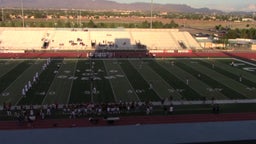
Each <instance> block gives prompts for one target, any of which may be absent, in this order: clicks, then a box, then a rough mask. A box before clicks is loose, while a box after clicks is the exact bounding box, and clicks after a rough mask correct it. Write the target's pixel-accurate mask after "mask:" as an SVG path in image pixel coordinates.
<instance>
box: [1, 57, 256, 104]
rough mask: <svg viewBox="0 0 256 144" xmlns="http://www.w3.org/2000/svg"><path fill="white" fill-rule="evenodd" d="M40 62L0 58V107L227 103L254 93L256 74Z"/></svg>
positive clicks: (123, 62)
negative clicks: (36, 77)
mask: <svg viewBox="0 0 256 144" xmlns="http://www.w3.org/2000/svg"><path fill="white" fill-rule="evenodd" d="M232 61H234V62H235V63H237V64H238V65H235V66H231V65H230V63H231V62H232ZM45 62H46V59H40V60H36V59H35V60H15V61H13V60H9V61H8V60H0V71H2V72H3V74H2V75H0V80H1V83H0V103H1V104H3V103H11V104H12V105H16V104H17V105H36V104H38V105H40V104H53V103H58V104H78V103H89V102H95V103H108V102H120V101H122V102H133V101H141V102H148V101H155V102H160V101H162V100H167V99H168V100H170V99H172V100H174V101H180V100H182V101H184V100H191V101H194V100H211V99H212V98H214V99H218V100H232V99H254V98H255V92H256V88H255V85H256V75H255V73H256V72H255V71H248V70H247V69H245V68H246V67H251V68H254V69H255V67H256V66H254V65H251V64H249V63H246V62H242V61H239V60H235V59H214V60H213V59H211V60H208V59H166V60H155V59H113V60H102V59H92V60H88V59H53V60H52V61H51V63H50V64H49V66H48V67H47V68H46V69H45V70H43V71H42V66H43V65H44V63H45ZM212 62H214V64H215V65H214V68H213V67H212ZM36 72H39V74H40V75H39V81H38V82H37V83H35V84H33V86H32V88H31V89H30V90H29V91H28V92H27V94H26V98H23V97H22V96H21V90H22V89H23V88H24V85H25V84H27V82H28V81H29V80H32V77H33V76H34V75H35V73H36ZM240 73H242V75H243V81H241V82H240V81H239V79H238V76H239V74H240ZM198 74H200V76H198ZM187 80H188V81H189V83H188V82H187Z"/></svg>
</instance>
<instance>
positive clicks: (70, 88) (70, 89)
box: [66, 59, 78, 104]
mask: <svg viewBox="0 0 256 144" xmlns="http://www.w3.org/2000/svg"><path fill="white" fill-rule="evenodd" d="M77 63H78V60H77V59H76V66H75V67H74V70H73V75H72V76H73V77H74V76H75V74H76V68H77ZM73 82H74V79H72V82H71V86H70V87H69V95H68V98H67V102H66V103H67V104H68V103H69V100H70V97H71V91H72V88H73Z"/></svg>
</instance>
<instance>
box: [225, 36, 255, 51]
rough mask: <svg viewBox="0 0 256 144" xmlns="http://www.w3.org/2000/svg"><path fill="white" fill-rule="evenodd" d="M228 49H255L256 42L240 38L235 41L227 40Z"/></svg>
mask: <svg viewBox="0 0 256 144" xmlns="http://www.w3.org/2000/svg"><path fill="white" fill-rule="evenodd" d="M228 43H229V47H233V48H248V49H254V50H255V49H256V48H255V47H256V46H255V45H256V40H254V39H242V38H237V39H229V40H228Z"/></svg>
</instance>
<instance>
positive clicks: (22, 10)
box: [20, 0, 25, 27]
mask: <svg viewBox="0 0 256 144" xmlns="http://www.w3.org/2000/svg"><path fill="white" fill-rule="evenodd" d="M20 3H21V16H22V26H23V27H25V20H24V7H23V0H20Z"/></svg>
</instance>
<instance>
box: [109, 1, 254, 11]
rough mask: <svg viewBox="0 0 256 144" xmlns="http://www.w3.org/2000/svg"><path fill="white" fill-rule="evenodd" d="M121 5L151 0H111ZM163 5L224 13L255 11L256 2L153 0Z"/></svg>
mask: <svg viewBox="0 0 256 144" xmlns="http://www.w3.org/2000/svg"><path fill="white" fill-rule="evenodd" d="M111 1H116V2H120V3H133V2H151V0H111ZM153 2H154V3H161V4H186V5H189V6H191V7H194V8H203V7H207V8H211V9H218V10H223V11H240V10H241V11H255V12H256V0H153Z"/></svg>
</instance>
